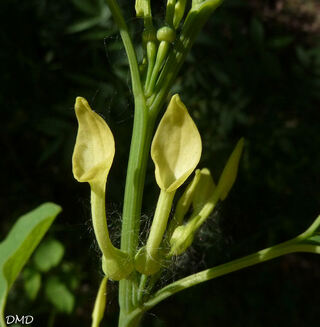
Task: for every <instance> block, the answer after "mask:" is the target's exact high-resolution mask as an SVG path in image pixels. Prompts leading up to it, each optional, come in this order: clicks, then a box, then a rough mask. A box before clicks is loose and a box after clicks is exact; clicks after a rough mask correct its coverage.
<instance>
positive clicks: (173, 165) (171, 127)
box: [151, 94, 202, 192]
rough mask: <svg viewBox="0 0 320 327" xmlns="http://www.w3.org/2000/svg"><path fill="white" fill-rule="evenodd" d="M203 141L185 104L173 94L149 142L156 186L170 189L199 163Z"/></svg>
mask: <svg viewBox="0 0 320 327" xmlns="http://www.w3.org/2000/svg"><path fill="white" fill-rule="evenodd" d="M201 151H202V143H201V137H200V134H199V131H198V129H197V126H196V125H195V123H194V122H193V120H192V118H191V117H190V115H189V113H188V110H187V108H186V106H185V105H184V104H183V103H182V101H181V100H180V97H179V95H178V94H175V95H174V96H173V97H172V98H171V101H170V103H169V105H168V108H167V110H166V112H165V114H164V116H163V117H162V119H161V121H160V123H159V126H158V128H157V131H156V133H155V136H154V138H153V141H152V145H151V157H152V160H153V162H154V164H155V176H156V181H157V183H158V185H159V187H160V188H161V189H162V190H165V191H166V192H173V191H175V190H176V189H177V188H178V187H180V186H181V185H182V184H183V183H184V182H185V180H186V179H187V178H188V177H189V175H190V174H191V173H192V172H193V170H194V169H195V168H196V166H197V164H198V163H199V160H200V157H201Z"/></svg>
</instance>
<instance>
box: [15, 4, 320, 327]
mask: <svg viewBox="0 0 320 327" xmlns="http://www.w3.org/2000/svg"><path fill="white" fill-rule="evenodd" d="M107 2H108V4H109V7H110V9H111V11H112V13H113V16H114V18H115V20H116V22H117V24H118V26H119V30H120V34H121V36H122V39H123V42H124V46H125V49H126V52H127V55H128V60H129V64H130V71H131V78H132V91H133V95H134V103H135V118H134V128H133V135H132V143H131V151H130V159H129V164H128V171H127V181H126V190H125V200H124V208H123V225H122V232H121V234H122V238H121V249H117V248H116V247H114V246H113V244H112V243H111V241H110V239H109V235H108V227H107V223H106V212H105V193H106V180H107V176H108V173H109V170H110V168H111V164H112V161H113V156H114V152H115V146H114V140H113V135H112V133H111V131H110V129H109V127H108V126H107V124H106V123H105V122H104V120H103V119H102V118H101V117H100V116H99V115H97V114H96V113H94V112H93V111H92V110H91V108H90V106H89V104H88V103H87V101H86V100H85V99H83V98H77V101H76V106H75V108H76V115H77V118H78V122H79V131H78V137H77V143H76V146H75V151H74V156H73V172H74V176H75V178H76V179H77V180H78V181H80V182H88V183H89V184H90V187H91V205H92V218H93V226H94V231H95V235H96V238H97V241H98V244H99V247H100V249H101V252H102V270H103V271H104V273H105V277H104V278H103V279H102V282H101V286H100V288H99V292H98V295H97V299H96V302H95V307H94V311H93V326H98V325H99V323H100V321H101V319H102V317H103V313H104V309H105V303H106V295H105V293H106V284H107V279H108V278H110V279H113V280H119V282H120V289H119V303H120V310H121V311H120V319H119V326H136V325H138V324H139V322H140V320H141V318H142V315H143V313H144V312H145V311H147V310H149V309H150V308H152V307H153V306H154V305H155V304H157V303H159V302H160V301H161V300H163V299H165V298H166V297H168V296H170V295H172V294H174V293H176V292H178V291H180V290H183V289H185V288H187V287H191V286H193V285H196V284H198V283H201V282H204V281H207V280H209V279H212V278H215V277H218V276H221V275H223V274H227V273H229V272H232V271H235V270H238V269H241V268H244V267H247V266H250V265H253V264H256V263H259V262H263V261H266V260H269V259H272V258H274V257H277V256H280V255H283V254H287V253H291V252H297V251H298V252H299V251H303V252H313V253H319V244H320V242H319V235H318V226H319V223H320V218H318V219H317V220H316V221H315V223H314V224H313V225H312V226H311V227H310V228H309V229H308V230H307V231H306V232H305V233H303V234H301V235H300V236H298V237H296V238H294V239H293V240H291V241H288V242H284V243H281V244H278V245H276V246H273V247H271V248H268V249H265V250H262V251H259V252H257V253H254V254H252V255H250V256H247V257H244V258H241V259H238V260H235V261H231V262H229V263H227V264H223V265H221V266H217V267H214V268H211V269H208V270H205V271H203V272H200V273H197V274H195V275H191V276H189V277H186V278H184V279H182V280H179V281H176V282H174V283H172V284H169V285H168V286H165V287H164V288H162V289H160V290H154V285H155V284H156V282H157V280H158V279H159V276H160V274H161V272H162V270H163V269H166V267H167V266H168V265H170V264H171V258H172V257H173V256H177V255H180V254H181V253H183V252H184V251H186V249H187V248H188V247H189V246H190V245H191V243H192V241H193V238H194V235H195V233H196V232H197V230H198V229H199V227H200V226H201V224H202V223H203V222H204V221H205V220H206V219H207V217H208V215H209V214H210V213H211V212H212V211H213V210H214V207H215V205H216V203H217V202H218V201H223V200H224V199H225V198H226V196H227V195H228V193H229V191H230V189H231V187H232V185H233V183H234V182H235V178H236V174H237V168H238V164H239V160H240V156H241V152H242V150H243V146H244V141H243V139H241V140H240V141H239V142H238V144H237V146H236V147H235V150H234V151H233V153H232V154H231V156H230V158H229V160H228V162H227V164H226V166H225V169H224V170H223V173H222V174H221V177H220V179H219V182H218V183H217V185H215V183H214V181H213V179H212V177H211V174H210V172H209V171H208V170H207V169H201V170H196V171H195V175H194V178H193V179H192V181H191V182H190V183H189V185H188V187H187V188H186V190H185V192H184V193H183V194H182V196H181V197H180V199H179V200H178V201H177V204H176V207H175V210H174V214H173V217H172V219H171V222H170V223H169V225H168V226H167V224H168V218H169V214H170V211H171V208H172V204H173V199H174V196H175V191H176V190H177V188H179V187H180V186H182V184H183V183H184V182H185V181H186V179H187V178H188V177H189V176H190V175H191V174H192V172H193V171H194V169H195V168H196V166H197V164H198V162H199V159H200V154H201V150H202V145H201V139H200V136H199V133H198V131H197V128H196V126H195V124H194V123H193V121H192V119H191V117H190V116H189V114H188V112H187V109H186V107H185V106H184V104H183V103H182V102H181V100H180V98H179V96H177V95H174V96H173V97H172V99H171V101H170V104H169V106H168V109H167V111H166V113H165V114H164V116H163V118H162V120H161V122H160V124H159V127H158V129H157V131H156V133H155V135H154V137H153V138H152V136H153V130H154V125H155V122H156V119H157V117H158V115H159V112H160V110H161V108H162V106H163V104H164V103H165V101H166V98H167V95H168V92H169V91H170V88H171V86H172V84H173V82H174V80H175V77H176V76H177V74H178V72H179V69H180V67H181V65H182V63H183V61H184V59H185V57H186V55H187V53H188V51H189V50H190V48H191V46H192V44H193V42H194V40H195V38H196V36H197V34H198V32H199V31H200V29H201V27H202V25H203V24H204V23H205V21H206V20H207V19H208V18H209V16H210V14H211V13H212V12H213V10H214V9H215V8H216V7H217V6H218V5H219V4H220V2H221V1H218V0H216V1H214V0H211V1H210V0H206V1H201V0H199V1H192V4H188V5H187V2H186V1H179V0H178V1H173V0H168V3H167V7H166V18H165V23H164V26H162V27H160V28H159V29H158V30H157V32H156V28H155V27H154V23H153V19H152V15H151V7H150V1H143V0H141V1H137V2H136V12H137V16H138V17H141V18H142V19H143V21H144V26H145V30H144V32H143V36H142V40H143V48H144V51H145V52H144V58H143V60H141V65H140V66H139V65H138V59H137V55H136V51H135V49H134V47H133V44H132V41H131V39H130V35H129V31H128V28H127V25H126V23H125V20H124V18H123V16H122V14H121V11H120V8H119V6H118V5H117V3H116V1H112V0H109V1H107ZM186 11H187V14H186V15H185V12H186ZM184 17H185V19H184V22H183V23H181V21H182V19H183V18H184ZM98 18H99V19H97V20H93V21H92V24H93V23H94V24H96V23H98V22H101V20H102V19H103V17H100V16H99V17H98ZM253 29H258V28H257V24H255V23H253ZM77 30H81V26H80V27H79V26H76V27H75V26H74V27H73V29H70V32H74V31H77ZM255 34H257V33H255ZM257 38H258V36H257ZM152 139H153V141H152ZM151 142H152V146H151V157H152V159H153V161H154V163H155V167H156V170H155V177H156V181H157V184H158V186H159V188H160V196H159V200H158V204H157V208H156V212H155V215H154V218H153V223H152V226H151V229H150V233H149V237H148V239H147V240H146V241H145V243H146V245H145V246H142V247H140V248H139V237H140V235H139V234H140V231H139V230H140V228H139V225H140V217H141V203H142V195H143V189H144V179H145V171H146V165H147V160H148V158H149V150H150V145H151ZM11 284H12V283H11Z"/></svg>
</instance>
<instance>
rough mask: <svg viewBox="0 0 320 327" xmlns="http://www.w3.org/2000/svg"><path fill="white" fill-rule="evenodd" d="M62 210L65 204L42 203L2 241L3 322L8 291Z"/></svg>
mask: <svg viewBox="0 0 320 327" xmlns="http://www.w3.org/2000/svg"><path fill="white" fill-rule="evenodd" d="M60 211H61V207H59V206H58V205H56V204H54V203H45V204H43V205H41V206H40V207H38V208H36V209H35V210H33V211H31V212H29V213H27V214H26V215H24V216H22V217H20V218H19V219H18V221H17V222H16V223H15V224H14V226H13V227H12V229H11V230H10V232H9V234H8V236H7V237H6V239H5V240H4V241H3V242H2V243H0V323H1V324H2V325H4V326H5V323H4V312H3V311H4V307H5V303H6V299H7V295H8V292H9V290H10V288H11V286H12V284H13V283H14V281H15V280H16V278H17V277H18V275H19V273H20V271H21V269H22V268H23V266H24V265H25V264H26V262H27V261H28V259H29V258H30V256H31V254H32V252H33V251H34V249H35V248H36V246H37V245H38V244H39V242H40V241H41V239H42V237H43V236H44V234H45V233H46V232H47V230H48V229H49V227H50V226H51V224H52V222H53V221H54V219H55V217H56V216H57V215H58V213H59V212H60Z"/></svg>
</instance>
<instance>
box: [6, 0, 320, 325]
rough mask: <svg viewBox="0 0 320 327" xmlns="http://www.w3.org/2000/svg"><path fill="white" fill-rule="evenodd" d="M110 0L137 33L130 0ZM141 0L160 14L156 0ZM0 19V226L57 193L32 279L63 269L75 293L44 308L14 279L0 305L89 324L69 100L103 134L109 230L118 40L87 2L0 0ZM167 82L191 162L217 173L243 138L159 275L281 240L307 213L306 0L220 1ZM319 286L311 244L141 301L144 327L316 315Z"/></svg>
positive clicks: (311, 22)
mask: <svg viewBox="0 0 320 327" xmlns="http://www.w3.org/2000/svg"><path fill="white" fill-rule="evenodd" d="M121 3H122V7H123V8H124V9H125V15H126V19H127V22H128V24H129V26H130V29H131V31H132V35H133V38H134V41H135V43H136V44H137V45H138V44H139V38H140V35H141V31H142V26H141V22H139V21H138V20H137V19H136V18H132V17H134V1H131V2H130V5H128V3H127V2H126V1H122V2H121ZM154 11H155V21H156V22H157V23H159V24H160V23H161V20H162V15H163V11H164V1H162V2H161V3H160V4H158V7H154ZM0 21H1V30H0V40H1V50H0V83H1V84H0V90H1V92H0V104H1V117H2V126H1V129H0V135H1V138H0V141H1V150H2V155H1V166H0V167H1V172H2V174H1V184H2V187H1V196H0V208H1V216H2V218H1V221H0V228H1V229H0V230H1V233H0V236H1V238H3V237H4V236H5V235H6V233H7V232H8V230H9V229H10V227H11V226H12V225H13V223H14V222H15V220H16V219H17V218H18V217H19V216H20V215H21V214H23V213H25V212H27V211H29V210H31V209H32V208H34V207H36V206H37V205H39V204H41V203H42V202H46V201H53V202H56V203H58V204H60V205H61V206H62V207H63V213H62V214H61V215H60V216H59V217H58V218H57V220H56V222H55V223H54V225H53V226H52V228H51V229H50V231H49V233H48V236H47V239H52V238H54V239H57V240H59V241H60V242H61V243H63V244H64V247H65V255H64V257H63V260H62V262H61V263H60V264H59V265H58V266H57V267H55V268H54V269H52V270H50V271H49V272H47V273H46V274H44V275H43V276H42V280H43V285H44V283H45V280H46V279H48V278H51V277H54V278H58V279H59V280H61V281H63V283H65V285H66V288H68V289H69V291H70V292H71V293H72V294H73V296H74V300H75V304H74V308H73V310H72V313H71V314H66V313H61V312H59V311H58V310H57V309H55V308H54V306H53V305H52V304H51V303H50V301H49V300H48V299H47V298H46V294H45V292H44V287H42V288H41V289H40V291H39V294H38V295H37V297H36V299H35V300H34V301H31V300H29V299H28V297H27V295H26V294H25V291H24V281H23V278H22V277H21V278H20V279H19V280H18V281H17V282H16V284H15V287H14V289H13V290H12V292H11V293H10V297H9V303H8V306H7V311H8V312H11V313H24V314H26V313H28V314H33V315H34V316H35V323H34V324H33V325H34V326H41V327H42V326H48V327H50V326H51V327H52V326H70V327H71V326H89V324H90V315H91V310H92V305H93V301H94V298H95V294H96V290H97V287H98V284H99V280H100V278H101V272H100V268H99V264H100V263H99V260H100V259H99V255H98V251H97V246H96V244H95V241H94V236H93V232H92V229H91V225H90V203H89V187H88V185H84V184H79V183H77V182H76V181H75V180H74V179H73V176H72V171H71V156H72V150H73V146H74V142H75V137H76V131H77V123H76V119H75V116H74V111H73V104H74V99H75V97H76V96H79V95H80V96H84V97H86V98H87V99H88V100H89V102H90V103H91V105H92V107H93V108H94V109H95V110H96V111H98V112H100V113H101V114H102V115H103V116H104V118H105V119H106V121H107V122H108V124H109V126H110V127H111V130H112V131H113V133H114V136H115V141H116V157H115V161H114V163H113V167H112V170H111V173H110V176H109V181H108V187H107V191H108V193H107V202H108V214H109V222H110V225H111V226H110V227H111V229H112V235H113V238H114V242H118V241H119V229H120V226H119V225H120V221H121V208H122V201H123V200H122V199H123V191H124V180H125V175H126V163H127V159H128V148H129V143H130V142H129V140H130V131H131V127H132V116H133V107H132V98H131V91H130V78H129V74H128V67H127V61H126V57H125V54H124V50H123V47H122V44H121V40H120V39H119V35H118V34H117V29H116V26H115V25H114V23H113V20H112V19H111V16H110V12H109V11H108V8H107V7H106V5H105V4H104V2H103V1H99V0H95V1H89V0H81V1H80V0H73V1H44V0H29V1H17V0H2V1H1V3H0ZM138 50H139V49H138ZM174 91H175V92H179V93H180V95H181V98H182V100H183V101H184V102H185V103H186V105H187V107H188V108H189V111H190V112H191V115H192V116H193V118H194V120H195V121H196V123H197V125H198V128H199V130H200V133H201V135H202V140H203V156H202V159H201V162H200V167H208V168H210V170H211V171H212V173H213V175H214V176H215V179H216V180H217V178H218V177H219V174H220V172H221V170H222V168H223V165H224V163H225V161H226V159H227V157H228V155H229V154H230V152H231V151H232V149H233V147H234V145H235V143H236V141H237V140H238V139H239V138H240V137H241V136H244V137H245V139H246V146H245V151H244V154H243V159H242V161H241V166H240V171H239V176H238V179H237V182H236V184H235V186H234V188H233V190H232V192H231V193H230V195H229V196H228V198H227V199H226V201H224V202H223V203H221V204H220V206H219V208H218V210H217V211H216V212H215V214H214V215H213V216H212V217H211V218H210V219H209V221H208V223H207V224H206V225H205V226H204V228H202V230H201V231H200V233H199V234H198V237H197V239H196V241H195V244H194V246H193V247H192V248H191V249H190V250H189V251H188V253H187V255H185V256H184V257H183V259H182V260H180V261H179V262H178V266H177V267H176V268H174V269H172V270H170V271H168V273H167V275H166V276H165V277H164V278H163V280H162V281H161V283H162V284H163V285H164V284H165V283H166V282H168V281H170V280H172V279H177V278H179V277H182V276H186V275H187V274H190V273H193V272H196V271H199V270H201V269H204V268H209V267H212V266H214V265H217V264H220V263H224V262H227V261H229V260H231V259H233V258H237V257H240V256H244V255H247V254H249V253H252V252H255V251H257V250H260V249H262V248H265V247H268V246H271V245H273V244H276V243H277V242H281V241H284V240H287V239H289V238H291V237H294V236H296V235H297V234H299V233H301V232H302V231H304V230H305V229H306V228H307V227H308V226H309V225H310V224H311V222H312V221H313V220H314V219H315V217H316V216H317V214H319V211H320V192H319V190H320V188H319V179H320V178H319V170H320V155H319V146H320V133H319V127H320V110H319V109H320V4H319V3H318V1H317V0H309V1H306V0H304V1H303V0H294V1H293V0H292V1H291V0H273V1H271V0H269V1H258V0H257V1H254V0H250V1H249V0H247V1H244V0H226V1H225V3H224V4H223V5H222V6H221V7H220V8H219V9H218V10H217V11H216V12H215V13H214V14H213V15H212V17H211V18H210V20H209V22H208V23H207V24H206V25H205V28H204V30H203V32H202V33H201V35H200V36H199V37H198V39H197V42H196V43H195V45H194V48H193V49H192V51H191V54H190V55H189V56H188V58H187V61H186V63H185V64H184V66H183V68H182V70H181V73H180V74H179V77H178V79H177V82H176V84H175V86H174ZM153 176H154V175H153V166H152V164H151V162H150V167H149V170H148V177H147V180H146V189H145V190H146V191H145V198H144V208H143V214H144V216H143V220H144V221H147V218H150V216H152V213H153V212H154V209H155V204H156V198H157V196H158V189H157V187H156V184H155V182H154V177H153ZM29 266H30V267H31V268H32V260H31V261H30V263H29ZM30 267H29V268H30ZM319 285H320V258H319V257H318V256H316V255H312V254H292V255H287V256H285V257H281V258H279V259H275V260H273V261H271V262H268V263H264V264H262V265H258V266H255V267H252V268H248V269H245V270H243V271H239V272H236V273H233V274H232V275H229V276H224V277H221V278H219V279H217V280H213V281H209V282H207V283H205V284H203V285H200V286H198V287H195V288H191V289H189V290H187V291H184V292H182V293H180V294H178V295H175V296H173V297H171V298H169V299H168V300H166V301H165V302H163V303H162V304H160V305H158V306H157V307H155V308H154V309H152V310H151V313H149V314H147V315H146V318H145V320H144V323H143V326H210V325H214V326H216V327H220V326H221V327H222V326H232V327H236V326H246V327H249V326H255V327H256V326H279V325H282V326H299V327H301V326H307V327H309V326H310V327H311V326H316V325H317V324H318V321H319V302H320V296H319V294H320V292H319V291H320V286H319ZM109 286H110V287H109V290H108V292H109V293H108V309H107V316H106V319H105V323H104V325H105V326H116V319H117V314H118V307H117V285H116V284H111V283H110V285H109Z"/></svg>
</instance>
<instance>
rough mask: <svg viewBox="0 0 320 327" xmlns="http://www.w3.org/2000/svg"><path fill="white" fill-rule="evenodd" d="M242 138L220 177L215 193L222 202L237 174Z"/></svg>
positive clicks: (242, 143)
mask: <svg viewBox="0 0 320 327" xmlns="http://www.w3.org/2000/svg"><path fill="white" fill-rule="evenodd" d="M243 145H244V138H241V139H240V140H239V141H238V143H237V145H236V147H235V148H234V150H233V152H232V153H231V155H230V157H229V159H228V161H227V163H226V165H225V167H224V169H223V172H222V174H221V176H220V179H219V183H218V186H217V191H219V193H220V199H221V200H222V201H223V200H224V199H225V198H226V197H227V195H228V193H229V191H230V190H231V188H232V186H233V184H234V182H235V180H236V178H237V174H238V166H239V161H240V158H241V153H242V150H243Z"/></svg>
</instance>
